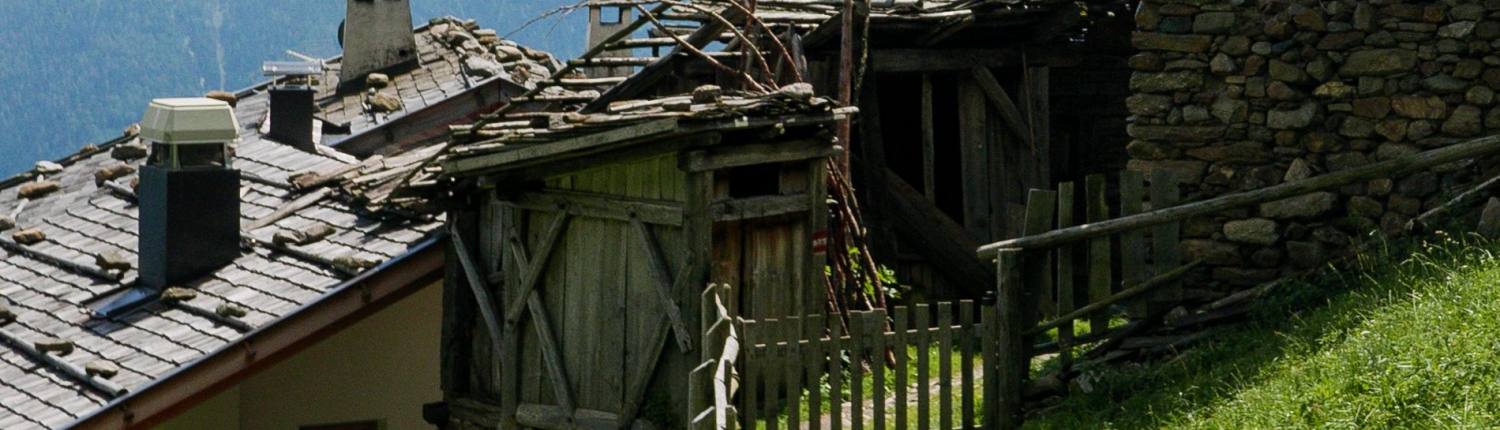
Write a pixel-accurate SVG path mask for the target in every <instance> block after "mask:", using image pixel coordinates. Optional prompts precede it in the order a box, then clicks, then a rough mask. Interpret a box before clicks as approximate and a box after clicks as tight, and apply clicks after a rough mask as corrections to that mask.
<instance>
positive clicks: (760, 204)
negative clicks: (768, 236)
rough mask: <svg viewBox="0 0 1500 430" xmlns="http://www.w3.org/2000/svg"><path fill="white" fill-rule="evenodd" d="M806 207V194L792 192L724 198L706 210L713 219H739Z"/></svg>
mask: <svg viewBox="0 0 1500 430" xmlns="http://www.w3.org/2000/svg"><path fill="white" fill-rule="evenodd" d="M808 208H809V206H808V198H807V195H806V194H792V195H785V196H759V197H747V198H742V199H733V200H725V201H721V202H717V203H714V204H713V205H712V206H709V208H708V211H709V214H710V216H712V217H713V219H714V221H739V220H745V219H752V218H768V217H773V216H779V215H786V214H793V213H798V212H807V210H808Z"/></svg>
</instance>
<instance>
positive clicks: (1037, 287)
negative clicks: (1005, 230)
mask: <svg viewBox="0 0 1500 430" xmlns="http://www.w3.org/2000/svg"><path fill="white" fill-rule="evenodd" d="M1056 210H1057V192H1056V191H1045V190H1031V193H1030V194H1029V195H1028V196H1027V199H1026V225H1025V227H1024V229H1025V230H1024V231H1025V234H1026V235H1028V236H1029V235H1035V234H1042V233H1046V232H1047V231H1049V230H1052V226H1053V224H1052V223H1053V222H1054V220H1055V218H1054V217H1053V213H1054V211H1056ZM1022 258H1023V261H1022V264H1025V265H1026V266H1027V269H1026V279H1025V282H1026V292H1025V294H1026V296H1027V297H1026V298H1025V300H1026V301H1027V303H1032V304H1035V307H1029V308H1030V311H1029V312H1028V315H1027V321H1035V320H1036V316H1037V315H1048V316H1050V315H1055V314H1056V313H1057V303H1056V302H1053V301H1052V256H1051V253H1049V252H1047V251H1039V252H1029V253H1027V254H1026V255H1024V256H1023V257H1022Z"/></svg>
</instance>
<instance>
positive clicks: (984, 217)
mask: <svg viewBox="0 0 1500 430" xmlns="http://www.w3.org/2000/svg"><path fill="white" fill-rule="evenodd" d="M988 124H989V118H988V115H986V108H985V104H984V94H983V92H981V90H980V89H979V84H978V83H977V82H975V80H974V79H962V80H959V81H958V129H959V132H958V143H959V156H960V157H962V164H961V165H960V167H961V168H962V169H961V172H960V173H961V174H962V175H963V225H964V228H966V229H968V230H969V232H971V233H973V234H974V235H975V236H978V237H982V238H992V237H995V236H994V232H993V231H991V230H990V226H991V224H990V213H991V210H992V209H991V208H990V189H991V188H992V187H994V186H996V185H995V184H994V181H992V180H991V178H990V176H989V174H990V167H989V160H990V154H989V152H990V150H991V148H990V142H989V141H988V136H986V133H985V130H986V128H985V127H986V126H987V125H988Z"/></svg>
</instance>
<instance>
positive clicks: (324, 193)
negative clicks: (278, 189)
mask: <svg viewBox="0 0 1500 430" xmlns="http://www.w3.org/2000/svg"><path fill="white" fill-rule="evenodd" d="M331 193H333V190H331V189H328V188H321V189H319V190H317V191H313V192H311V193H307V194H304V195H303V196H302V197H298V198H297V199H296V200H292V202H291V203H287V204H286V205H284V206H282V207H280V208H278V209H276V211H274V212H271V213H270V214H268V215H266V216H263V217H260V218H259V219H256V220H255V221H251V222H250V223H249V224H246V225H245V226H244V227H241V228H240V231H244V232H250V231H254V230H255V229H258V228H261V227H265V226H268V225H271V224H275V223H276V221H280V220H281V219H282V218H286V217H287V216H288V215H291V214H294V213H296V212H297V211H300V210H302V209H303V208H306V207H308V206H312V205H315V204H318V202H320V201H322V200H323V198H324V197H328V195H329V194H331Z"/></svg>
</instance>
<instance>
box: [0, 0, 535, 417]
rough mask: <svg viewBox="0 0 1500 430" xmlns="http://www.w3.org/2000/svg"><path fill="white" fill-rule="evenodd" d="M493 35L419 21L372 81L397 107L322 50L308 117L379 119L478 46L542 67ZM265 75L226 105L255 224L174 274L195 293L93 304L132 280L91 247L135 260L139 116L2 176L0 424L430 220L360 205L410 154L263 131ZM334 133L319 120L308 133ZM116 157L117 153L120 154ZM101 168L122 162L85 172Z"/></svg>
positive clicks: (286, 305)
mask: <svg viewBox="0 0 1500 430" xmlns="http://www.w3.org/2000/svg"><path fill="white" fill-rule="evenodd" d="M460 33H461V34H460ZM493 35H494V33H493V32H492V31H488V32H487V31H484V30H481V29H478V28H477V27H476V26H474V25H473V23H472V21H467V22H465V21H459V20H456V19H451V18H440V19H435V20H433V21H432V22H431V23H430V24H429V25H426V26H422V27H419V28H418V29H417V32H416V37H417V41H418V48H419V50H420V51H421V52H420V53H419V58H420V62H421V67H420V68H417V69H414V70H412V71H410V72H407V73H402V74H398V75H395V76H391V84H390V85H388V86H386V87H385V88H382V89H380V90H379V91H381V92H386V93H388V94H391V95H394V96H396V97H397V98H399V99H400V100H401V105H402V106H401V107H400V108H399V109H396V110H395V111H393V112H388V113H381V114H370V113H368V112H367V111H366V110H367V107H366V105H367V99H366V97H367V96H368V95H367V94H364V93H353V94H345V95H340V94H337V93H336V92H335V88H336V87H337V79H338V78H337V77H338V63H337V61H338V60H337V59H334V60H331V62H330V64H329V65H328V66H329V67H327V71H326V72H325V73H324V75H323V76H322V79H321V80H320V82H318V83H317V85H318V88H319V93H318V103H319V106H321V107H322V110H323V112H322V113H321V114H320V118H322V119H324V120H327V121H329V122H332V123H345V122H347V123H348V125H349V128H350V132H351V133H350V135H356V134H358V133H361V132H365V131H370V130H378V129H379V128H380V127H381V126H382V125H383V124H385V123H387V122H388V121H391V120H394V119H397V118H400V117H401V116H404V115H409V114H412V113H415V112H418V111H420V110H421V109H423V108H424V107H426V106H429V105H432V104H435V103H437V102H439V101H442V100H444V99H445V98H447V97H450V96H453V95H455V94H457V93H459V92H462V91H464V90H465V89H467V88H470V87H471V86H473V85H475V84H476V83H478V82H479V81H481V80H484V79H487V78H491V77H494V76H496V74H494V73H491V72H493V71H483V70H481V71H475V70H474V68H473V67H470V66H476V65H477V66H488V65H486V64H483V63H482V62H471V61H469V59H470V58H473V57H484V55H483V54H484V53H490V54H488V57H487V58H488V59H491V60H490V61H494V62H495V63H496V64H497V65H500V66H501V67H509V68H516V67H524V68H541V69H544V70H545V69H547V68H549V67H556V62H555V61H552V60H551V58H550V56H548V55H545V54H544V53H542V54H537V53H536V51H530V50H527V54H528V55H527V56H526V57H525V58H517V59H511V60H512V61H509V62H506V61H498V60H500V59H498V58H496V57H495V56H494V54H493V51H494V49H493V46H512V44H510V43H509V42H506V41H502V40H499V39H498V38H495V37H494V36H493ZM267 88H268V86H267V85H266V84H262V85H258V86H255V87H252V88H249V89H246V90H244V91H241V92H240V93H238V94H237V96H238V101H237V104H236V107H235V115H236V117H237V119H238V120H239V122H240V124H241V127H242V128H243V130H241V142H240V143H239V144H237V146H235V148H234V152H235V158H234V167H235V168H236V169H239V170H240V171H241V172H242V174H243V179H242V182H241V184H242V187H241V205H240V208H241V222H242V226H245V227H253V228H247V229H246V230H244V231H243V234H244V236H245V245H244V246H243V247H242V255H241V256H240V257H239V258H238V259H236V260H235V261H234V262H233V263H232V264H230V265H228V266H226V267H223V268H222V269H219V270H218V271H216V272H214V273H212V274H210V275H208V276H205V277H203V278H201V279H198V280H196V281H193V282H189V283H186V284H184V285H181V287H183V288H185V289H187V290H189V291H191V292H193V293H196V294H194V295H193V297H191V298H188V299H186V300H181V301H169V300H159V301H154V302H152V303H151V304H149V305H147V306H145V307H143V308H140V309H138V310H135V311H132V312H129V313H125V314H123V315H120V316H117V317H114V318H107V319H105V318H99V317H97V315H95V313H94V310H95V309H97V308H98V306H99V304H100V303H106V302H108V301H109V300H110V299H111V298H112V297H117V296H118V295H120V294H123V293H127V292H129V291H132V288H133V287H134V286H135V281H136V278H137V273H136V271H135V269H134V268H133V267H132V268H131V269H129V270H125V271H123V272H111V271H106V270H104V269H103V268H101V267H99V265H100V262H98V261H97V260H98V259H99V257H100V256H105V255H111V254H112V255H113V256H114V257H116V258H118V259H120V260H122V261H129V262H130V263H131V265H132V266H134V263H135V261H136V246H137V236H136V232H137V223H138V220H137V217H138V211H137V207H136V204H135V196H134V192H133V186H132V185H131V183H132V179H133V178H134V176H135V175H134V169H135V168H136V167H138V166H140V165H141V164H142V163H143V162H144V160H145V158H144V154H143V153H137V154H129V152H131V151H130V149H131V148H139V146H137V145H140V144H141V142H140V140H139V138H138V137H137V136H135V135H134V134H135V133H134V132H135V131H136V130H138V128H134V127H133V128H134V130H132V129H127V132H126V134H125V135H123V136H121V137H119V138H116V139H114V140H112V141H110V142H106V143H104V144H100V145H98V146H93V145H90V146H88V147H86V148H84V150H82V151H80V152H79V153H77V154H75V155H72V156H69V157H67V158H65V159H63V160H58V161H55V162H42V163H38V168H37V169H35V170H33V171H29V172H25V173H22V174H20V175H18V176H16V177H14V178H11V179H9V180H6V181H3V182H0V217H8V218H11V219H13V220H14V224H15V225H14V226H7V225H5V224H7V223H4V222H0V227H4V228H3V229H0V245H3V246H0V248H4V249H5V250H6V251H8V253H6V254H4V255H0V429H7V430H14V429H37V428H59V427H65V426H67V425H68V424H70V423H72V422H74V421H75V420H77V419H79V418H80V417H84V416H87V415H88V414H90V413H92V412H94V411H95V410H97V409H99V408H100V407H101V406H104V405H105V404H107V403H109V402H110V400H111V399H113V398H115V397H118V396H120V395H122V394H124V393H126V392H130V391H132V390H135V389H138V388H141V387H144V386H146V385H147V384H149V383H151V382H153V381H154V380H157V379H158V378H161V377H163V376H164V375H167V374H169V373H170V372H172V371H173V370H174V369H177V368H179V367H181V366H183V365H185V364H188V363H191V362H193V361H194V360H197V359H199V358H202V357H205V356H208V355H211V354H215V353H217V352H218V351H219V350H220V348H221V347H224V346H225V345H227V344H229V343H231V342H233V341H235V340H236V339H239V338H241V337H243V336H244V335H245V334H246V333H248V332H250V331H252V330H255V329H257V328H261V327H265V326H267V325H271V324H275V323H276V322H277V321H278V319H280V318H282V317H284V316H287V315H289V314H291V313H293V312H296V311H298V310H299V309H302V308H303V307H304V306H305V305H308V304H309V303H312V302H314V301H315V300H316V299H318V298H319V297H322V296H324V295H325V294H328V293H330V292H331V291H333V289H334V288H336V287H339V286H340V285H341V284H342V283H343V281H344V280H346V279H349V278H351V277H353V276H355V275H356V274H358V273H360V272H363V271H365V270H370V268H371V267H375V266H376V265H378V264H380V263H383V262H387V261H390V260H392V259H395V258H398V257H400V256H402V255H403V254H406V253H408V252H409V250H411V249H413V247H415V246H418V245H420V244H422V243H423V242H425V241H426V240H427V239H429V238H431V237H432V236H433V235H434V234H436V233H437V232H439V231H440V230H441V226H442V220H441V218H440V217H433V216H427V215H419V214H413V213H408V212H403V211H399V210H394V209H392V210H380V209H371V208H370V207H369V206H368V205H366V204H365V202H366V200H367V199H368V197H367V196H365V195H363V193H362V191H364V190H368V189H370V188H371V187H375V188H378V187H379V185H381V184H384V183H385V182H384V181H385V180H388V179H389V178H397V179H399V178H401V177H403V175H404V174H405V172H408V171H410V170H411V169H412V168H413V167H412V166H411V164H410V163H405V164H402V163H400V162H399V161H400V160H412V159H416V158H417V157H401V156H399V154H398V155H395V156H391V157H388V158H383V160H386V161H381V160H382V159H375V160H373V161H372V160H356V159H355V158H354V157H351V156H349V155H346V154H342V153H339V152H338V151H337V150H333V149H331V148H329V147H324V148H322V151H321V152H322V153H321V154H309V153H306V152H302V151H299V150H297V149H295V148H292V147H290V146H287V145H283V144H280V143H277V142H274V141H271V140H267V139H262V137H261V133H260V132H259V130H260V129H261V124H263V123H264V121H265V118H266V117H267V109H268V104H269V97H268V95H267V94H266V92H265V91H266V89H267ZM340 138H341V136H340V135H324V136H322V142H323V143H325V144H329V143H335V142H337V141H338V140H339V139H340ZM432 150H433V149H424V150H418V151H432ZM122 164H123V165H125V166H129V167H128V168H122V167H118V166H120V165H122ZM111 168H113V169H122V170H121V171H123V172H125V174H123V175H109V174H101V173H99V172H101V171H105V170H108V169H111ZM402 169H406V170H402ZM341 171H342V172H350V173H349V174H348V177H347V178H343V179H341V180H338V181H327V182H325V183H322V184H317V185H308V183H306V182H301V183H296V182H293V179H295V178H296V177H298V176H299V175H298V174H299V173H301V174H302V175H300V176H302V177H308V176H309V175H313V174H317V173H319V172H322V173H327V172H341ZM100 175H103V176H100ZM100 178H103V179H104V180H100ZM52 183H55V184H56V185H57V187H56V190H54V191H50V192H44V193H40V194H34V193H37V188H49V187H50V186H38V185H35V184H52ZM23 194H24V195H25V196H23ZM278 212H279V213H278ZM325 225H326V226H328V227H331V228H332V232H331V234H329V235H328V236H326V237H325V238H323V239H321V240H316V241H312V242H309V243H306V244H296V243H295V242H294V243H286V242H284V241H282V242H281V243H278V241H277V238H276V236H277V235H278V233H280V234H287V233H293V232H306V231H310V230H312V229H314V228H315V227H318V226H325ZM31 229H36V230H39V231H40V232H42V233H43V234H45V239H43V240H41V241H39V242H35V243H30V244H22V243H21V242H24V241H16V240H14V238H15V234H16V233H18V232H21V231H26V230H31ZM22 239H24V237H23V238H22ZM61 350H68V351H66V353H63V351H61ZM48 351H52V352H48ZM100 370H103V371H105V373H109V372H108V371H109V370H114V371H115V372H116V373H115V374H114V375H112V376H108V377H106V376H104V375H101V374H97V372H96V371H100Z"/></svg>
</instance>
